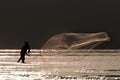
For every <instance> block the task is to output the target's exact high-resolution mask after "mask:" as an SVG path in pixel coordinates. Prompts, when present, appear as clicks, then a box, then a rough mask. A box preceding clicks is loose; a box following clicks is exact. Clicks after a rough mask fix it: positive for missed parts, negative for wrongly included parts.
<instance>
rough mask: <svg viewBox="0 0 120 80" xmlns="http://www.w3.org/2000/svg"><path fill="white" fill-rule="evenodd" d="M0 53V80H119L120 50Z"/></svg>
mask: <svg viewBox="0 0 120 80" xmlns="http://www.w3.org/2000/svg"><path fill="white" fill-rule="evenodd" d="M19 52H20V50H19V49H0V80H120V50H119V49H116V50H115V49H114V50H112V49H110V50H38V49H32V50H31V53H30V55H31V56H30V57H29V56H27V55H26V60H25V63H24V64H23V63H17V60H18V59H19Z"/></svg>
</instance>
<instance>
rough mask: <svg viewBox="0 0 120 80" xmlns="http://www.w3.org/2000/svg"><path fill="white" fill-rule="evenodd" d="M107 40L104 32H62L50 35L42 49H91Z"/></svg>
mask: <svg viewBox="0 0 120 80" xmlns="http://www.w3.org/2000/svg"><path fill="white" fill-rule="evenodd" d="M109 40H110V38H109V37H108V35H107V34H106V33H105V32H99V33H62V34H58V35H55V36H53V37H51V38H50V39H49V40H48V41H47V42H46V43H45V44H44V45H43V47H42V49H91V48H94V47H96V46H97V45H98V44H100V43H102V42H104V41H109Z"/></svg>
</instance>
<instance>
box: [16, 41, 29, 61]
mask: <svg viewBox="0 0 120 80" xmlns="http://www.w3.org/2000/svg"><path fill="white" fill-rule="evenodd" d="M28 53H30V46H29V43H28V42H27V41H26V42H25V44H24V46H23V47H22V49H21V52H20V58H19V60H18V61H17V62H20V60H22V63H24V61H25V54H26V55H28V56H30V55H29V54H28Z"/></svg>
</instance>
